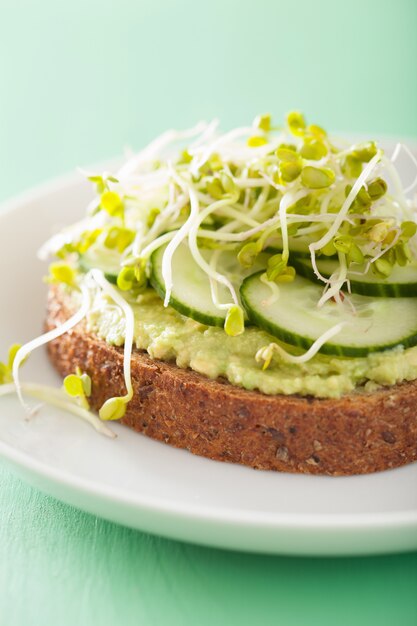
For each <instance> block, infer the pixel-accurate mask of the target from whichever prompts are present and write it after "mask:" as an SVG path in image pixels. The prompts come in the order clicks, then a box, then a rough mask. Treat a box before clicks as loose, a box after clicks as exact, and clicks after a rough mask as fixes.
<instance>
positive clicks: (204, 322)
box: [0, 112, 417, 475]
mask: <svg viewBox="0 0 417 626" xmlns="http://www.w3.org/2000/svg"><path fill="white" fill-rule="evenodd" d="M400 149H404V150H405V151H406V153H407V155H408V157H409V158H411V159H413V158H414V157H413V155H412V154H411V153H410V152H409V151H408V149H407V148H405V147H400V148H398V149H397V150H396V154H394V155H392V156H391V157H388V156H387V155H386V154H384V151H383V150H382V149H381V148H380V147H379V145H378V144H377V143H375V142H373V141H368V142H361V143H356V144H354V145H349V144H348V143H347V142H346V141H343V140H338V139H335V138H331V137H329V136H328V135H327V134H326V132H325V131H324V130H323V129H322V128H321V127H319V126H316V125H310V126H308V125H307V124H306V122H305V120H304V118H303V116H302V115H301V114H300V113H297V112H293V113H290V114H289V115H288V117H287V119H286V123H285V125H284V126H283V127H275V126H274V125H273V123H272V121H271V118H270V116H261V117H259V118H258V119H256V120H255V122H254V124H253V125H252V126H250V127H247V128H237V129H235V130H233V131H231V132H228V133H226V134H220V133H219V132H218V130H217V123H216V122H213V123H210V124H200V125H198V126H197V127H196V128H194V129H192V130H190V131H186V132H183V133H177V132H174V131H170V132H168V133H165V134H164V135H162V136H161V137H160V138H158V139H157V140H155V141H154V142H152V143H151V144H150V145H149V146H148V147H147V148H145V149H144V150H143V151H142V152H140V153H139V154H137V155H134V156H132V157H130V158H129V159H128V160H127V162H126V163H125V164H124V165H123V166H122V167H121V169H120V170H119V171H118V172H116V173H112V174H109V173H107V172H104V173H99V174H93V175H88V177H89V180H90V181H92V182H93V183H94V185H95V186H96V189H97V194H96V197H95V199H94V200H93V201H92V202H91V204H90V205H89V207H88V209H87V215H86V217H85V219H83V220H82V221H81V222H78V223H76V224H74V225H73V226H70V227H68V228H66V229H65V230H63V231H62V232H60V233H58V234H57V235H55V236H54V237H53V238H52V239H50V240H49V241H48V242H47V243H46V244H45V246H44V247H43V248H42V250H41V253H40V254H41V256H42V257H43V258H46V257H47V256H55V257H57V259H56V260H55V261H54V262H53V263H52V264H51V265H50V274H49V277H48V282H49V283H50V290H49V298H48V311H47V318H46V330H47V333H46V334H45V335H43V336H42V337H40V338H37V339H35V340H34V341H33V342H31V343H30V344H27V345H26V346H23V347H22V348H20V349H18V350H17V348H13V349H12V351H11V355H10V360H9V364H8V365H3V366H2V367H3V369H0V382H1V381H3V383H5V384H4V392H6V391H8V390H11V389H12V388H13V389H16V390H17V392H18V393H19V395H20V397H21V398H22V397H23V396H24V394H25V393H28V394H29V395H30V394H31V395H34V396H36V397H40V398H45V396H47V399H48V400H49V401H50V402H53V403H54V404H57V405H58V406H67V407H68V408H69V409H70V410H72V411H73V412H75V413H77V414H79V415H80V416H81V417H85V418H86V419H89V420H90V421H91V422H92V423H93V424H94V425H95V426H96V427H97V428H98V429H101V430H103V432H108V431H107V429H106V426H105V425H104V424H103V421H107V420H121V421H122V422H123V423H124V424H126V425H128V426H130V427H131V428H134V429H135V430H137V431H140V432H142V433H144V434H146V435H148V436H150V437H152V438H154V439H157V440H160V441H163V442H166V443H169V444H171V445H174V446H177V447H180V448H186V449H188V450H190V451H191V452H194V453H195V454H199V455H203V456H206V457H210V458H212V459H216V460H222V461H231V462H233V463H242V464H245V465H249V466H252V467H255V468H260V469H273V470H279V471H288V472H305V473H315V474H331V475H343V474H359V473H366V472H373V471H377V470H384V469H388V468H392V467H396V466H400V465H403V464H405V463H410V462H412V461H415V460H416V459H417V258H416V257H417V238H416V236H415V235H416V231H417V226H416V221H415V218H416V207H415V206H414V205H413V203H412V201H411V200H410V199H409V198H408V197H407V195H409V192H410V191H412V185H410V187H409V189H405V190H404V189H403V186H402V184H401V181H400V178H399V175H398V173H397V170H396V168H395V166H394V162H395V159H396V157H397V155H398V151H399V150H400ZM46 343H47V345H48V350H49V355H50V358H51V361H52V363H53V364H54V366H55V367H56V368H57V370H58V371H59V372H60V374H62V376H65V380H64V387H63V390H49V391H48V390H45V389H42V388H40V387H39V386H34V385H29V384H24V383H20V381H19V366H20V364H21V363H22V361H23V360H24V358H26V356H27V355H28V354H29V353H30V351H31V350H32V349H33V348H35V347H37V346H39V345H43V344H46ZM16 352H17V354H16ZM7 383H9V384H7ZM95 410H96V411H98V414H99V418H100V419H99V418H98V417H97V416H96V415H95V414H94V411H95Z"/></svg>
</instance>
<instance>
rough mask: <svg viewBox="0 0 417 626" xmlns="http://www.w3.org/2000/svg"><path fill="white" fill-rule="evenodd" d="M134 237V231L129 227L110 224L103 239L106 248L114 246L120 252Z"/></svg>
mask: <svg viewBox="0 0 417 626" xmlns="http://www.w3.org/2000/svg"><path fill="white" fill-rule="evenodd" d="M134 238H135V233H134V231H133V230H131V229H130V228H124V227H122V226H112V227H111V228H110V229H109V231H108V233H107V236H106V239H105V240H104V245H105V246H106V248H110V249H114V248H116V249H117V250H118V252H120V253H122V252H124V250H126V248H127V247H128V246H130V244H131V243H132V241H133V240H134Z"/></svg>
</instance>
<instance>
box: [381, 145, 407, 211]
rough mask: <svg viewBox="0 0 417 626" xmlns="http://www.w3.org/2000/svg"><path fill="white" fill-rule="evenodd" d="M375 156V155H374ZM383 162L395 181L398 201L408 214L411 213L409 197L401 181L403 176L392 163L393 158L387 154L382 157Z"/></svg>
mask: <svg viewBox="0 0 417 626" xmlns="http://www.w3.org/2000/svg"><path fill="white" fill-rule="evenodd" d="M374 158H375V157H374ZM382 164H383V165H384V166H385V168H386V169H387V170H388V173H389V175H390V176H391V179H392V182H393V183H394V186H395V190H396V192H397V198H396V200H397V202H398V204H399V205H400V207H401V208H402V210H403V211H404V213H405V214H406V215H409V209H408V204H407V199H406V197H405V195H404V189H403V185H402V182H401V178H400V176H399V174H398V172H397V168H396V167H395V165H393V164H392V162H391V160H390V159H389V158H388V157H387V156H383V157H382Z"/></svg>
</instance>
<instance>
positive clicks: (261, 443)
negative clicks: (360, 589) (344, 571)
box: [46, 286, 417, 476]
mask: <svg viewBox="0 0 417 626" xmlns="http://www.w3.org/2000/svg"><path fill="white" fill-rule="evenodd" d="M72 312H73V311H72V304H71V298H70V297H69V296H66V295H63V292H62V290H59V289H57V288H56V287H53V286H52V287H51V289H50V291H49V296H48V307H47V317H46V328H47V329H51V328H54V327H55V326H57V325H59V324H61V323H62V322H63V321H64V320H65V319H67V318H68V317H69V316H70V315H71V313H72ZM48 352H49V357H50V359H51V362H52V363H53V365H54V366H55V368H56V369H57V370H58V372H59V373H60V374H61V376H66V375H67V374H70V373H72V372H74V370H75V367H76V366H79V367H81V369H82V370H83V371H85V372H87V373H88V374H89V375H90V376H91V378H92V381H93V386H92V396H91V398H90V401H91V406H92V407H93V408H94V409H98V408H99V407H100V406H101V405H102V404H103V402H104V401H105V400H106V399H107V398H109V397H111V396H114V395H120V394H121V393H124V392H125V391H124V390H125V386H124V379H123V349H122V348H117V347H114V346H111V345H109V344H107V343H106V342H105V341H103V340H101V339H99V338H98V337H97V336H95V335H93V334H92V333H88V332H87V331H86V327H85V324H84V323H81V324H79V325H78V326H77V327H75V328H74V329H73V330H71V331H70V332H69V333H67V334H65V335H62V336H61V337H59V338H58V339H56V340H54V341H52V342H51V343H50V344H49V345H48ZM132 384H133V389H134V396H133V399H132V401H131V402H130V403H129V405H128V408H127V411H126V415H125V417H124V418H123V419H122V420H121V421H122V423H124V424H126V425H127V426H129V427H130V428H133V429H134V430H136V431H138V432H141V433H143V434H145V435H147V436H148V437H152V438H153V439H156V440H158V441H162V442H165V443H168V444H170V445H172V446H175V447H177V448H185V449H187V450H189V451H190V452H192V453H194V454H197V455H200V456H205V457H208V458H210V459H215V460H217V461H229V462H232V463H240V464H243V465H247V466H250V467H254V468H257V469H262V470H276V471H281V472H296V473H306V474H327V475H332V476H342V475H352V474H366V473H370V472H377V471H381V470H386V469H389V468H394V467H399V466H401V465H405V464H407V463H411V462H413V461H416V460H417V410H416V407H417V381H411V382H406V383H402V384H398V385H395V386H392V387H387V388H383V389H380V390H378V391H376V392H373V393H366V392H363V391H361V392H355V393H351V394H347V395H345V396H343V397H342V398H340V399H319V398H313V397H301V396H285V395H275V396H268V395H265V394H262V393H260V392H258V391H247V390H245V389H241V388H239V387H235V386H233V385H231V384H230V383H228V382H227V381H223V380H210V379H208V378H206V377H204V376H202V375H200V374H197V373H196V372H193V371H191V370H184V369H181V368H179V367H177V366H176V365H175V364H173V363H166V362H162V361H157V360H154V359H151V358H150V357H149V356H148V355H147V353H145V352H142V351H139V350H134V352H133V356H132Z"/></svg>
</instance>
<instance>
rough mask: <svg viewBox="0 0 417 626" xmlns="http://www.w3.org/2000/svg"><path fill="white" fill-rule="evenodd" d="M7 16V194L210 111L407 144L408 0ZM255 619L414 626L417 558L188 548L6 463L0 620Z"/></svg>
mask: <svg viewBox="0 0 417 626" xmlns="http://www.w3.org/2000/svg"><path fill="white" fill-rule="evenodd" d="M0 15H1V21H0V31H1V36H0V199H1V200H4V199H6V198H8V197H11V196H13V195H15V194H17V193H20V192H21V191H23V190H25V189H26V188H28V187H30V186H32V185H34V184H37V183H39V182H41V181H44V180H45V179H50V178H51V177H53V176H55V175H58V174H60V173H63V172H66V171H68V170H72V169H74V167H75V166H77V165H86V164H89V163H92V162H95V161H100V160H103V159H106V158H109V157H112V156H114V155H116V154H119V153H121V151H122V149H123V147H124V146H126V145H131V146H133V147H140V146H141V145H143V144H144V143H146V142H147V141H148V140H150V139H151V138H152V137H153V136H154V135H155V134H157V133H160V132H162V131H163V130H165V129H166V128H168V127H180V128H181V127H187V126H190V125H192V124H193V123H194V122H196V121H197V120H199V119H201V118H206V119H209V118H212V117H214V116H217V117H220V118H221V120H222V121H223V126H224V128H230V127H231V126H232V125H236V124H244V123H246V122H248V121H250V120H251V119H252V118H253V116H254V115H255V114H257V113H259V112H265V111H270V112H272V113H273V114H274V115H275V116H276V118H277V119H279V118H280V117H281V116H282V115H283V114H284V113H285V112H286V111H287V110H289V109H292V108H299V109H302V110H304V111H305V112H306V113H307V115H308V117H309V120H310V121H314V122H316V123H320V124H323V125H325V126H327V127H328V128H332V129H337V130H347V131H354V132H360V133H369V134H370V135H371V136H372V134H381V133H385V134H389V135H394V136H412V137H417V116H416V110H417V81H416V70H415V60H416V58H417V38H416V37H415V28H416V25H417V3H416V2H415V1H414V0H396V1H391V0H386V1H383V0H378V1H372V0H350V1H346V2H343V3H341V2H340V3H339V2H335V1H332V0H317V1H316V2H314V1H309V0H299V1H298V2H295V1H293V2H291V1H290V0H286V1H281V0H275V1H274V0H258V1H257V2H249V1H246V0H211V1H210V2H208V1H206V2H200V1H197V0H194V1H191V0H165V1H163V0H153V2H151V1H144V0H142V1H140V0H139V1H138V0H136V1H135V0H118V1H117V2H116V1H113V2H112V1H109V0H101V1H99V0H97V1H96V0H90V1H88V0H72V1H71V2H61V1H60V0H40V1H38V2H36V1H34V0H32V1H31V0H26V1H25V0H0ZM0 255H1V251H0ZM0 258H1V257H0ZM1 305H2V306H3V303H2V302H1ZM255 623H259V624H282V625H283V626H292V625H293V624H294V625H297V626H300V625H301V626H303V625H308V626H315V625H320V626H326V625H327V624H329V625H332V626H333V625H335V624H337V625H338V626H344V625H351V624H352V625H353V624H355V625H359V626H368V625H374V624H378V625H381V626H383V625H385V624H386V625H390V626H392V624H395V625H397V624H398V625H400V626H416V624H417V554H405V555H398V556H397V555H395V556H387V557H375V558H351V559H349V558H345V559H306V558H305V559H304V558H294V559H292V558H288V557H285V558H284V557H277V556H257V555H248V554H243V553H242V554H240V553H228V552H226V551H219V550H210V549H207V548H199V547H196V546H191V545H186V544H180V543H177V542H173V541H168V540H165V539H159V538H157V537H152V536H149V535H145V534H143V533H140V532H137V531H133V530H130V529H127V528H123V527H120V526H117V525H114V524H111V523H109V522H106V521H103V520H100V519H97V518H95V517H93V516H91V515H87V514H85V513H82V512H80V511H77V510H75V509H73V508H71V507H69V506H66V505H64V504H61V503H59V502H57V501H56V500H54V499H52V498H50V497H48V496H46V495H44V494H42V493H39V492H37V491H35V490H33V489H31V488H29V487H28V486H27V485H25V484H24V483H22V482H21V481H20V480H19V479H18V478H16V477H15V476H14V475H13V474H12V473H10V471H9V470H8V469H7V468H6V467H5V466H3V464H1V463H0V624H1V626H6V625H7V626H15V625H19V626H20V625H22V626H23V625H29V626H31V625H32V624H35V625H37V624H42V625H45V626H49V625H52V624H53V625H54V626H56V625H61V624H62V625H66V624H68V625H69V624H71V625H72V624H77V625H80V626H84V625H86V626H87V625H88V626H91V625H94V624H100V625H103V626H107V625H111V624H126V625H129V624H135V625H138V624H139V625H142V624H143V625H148V624H149V625H152V624H156V625H165V624H174V625H188V624H201V625H205V624H210V625H211V624H231V625H232V626H233V625H234V624H239V625H240V624H242V625H244V624H255Z"/></svg>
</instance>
